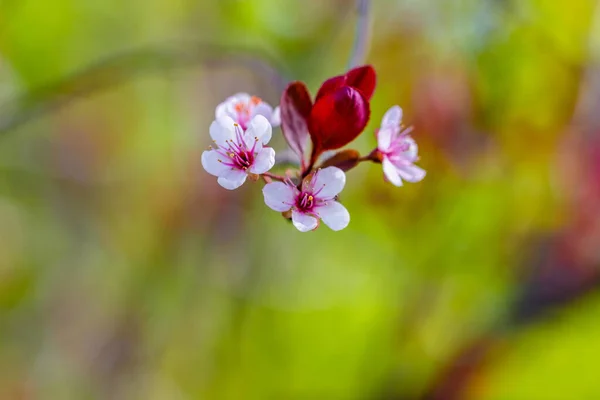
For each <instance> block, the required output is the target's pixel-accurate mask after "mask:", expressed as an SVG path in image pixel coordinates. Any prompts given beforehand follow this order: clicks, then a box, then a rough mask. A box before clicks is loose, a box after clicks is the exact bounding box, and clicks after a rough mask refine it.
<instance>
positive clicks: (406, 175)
mask: <svg viewBox="0 0 600 400" xmlns="http://www.w3.org/2000/svg"><path fill="white" fill-rule="evenodd" d="M397 170H398V173H399V174H400V176H401V177H402V179H404V180H405V181H407V182H419V181H421V180H423V178H425V174H426V172H425V170H424V169H423V168H420V167H417V166H416V165H412V164H410V165H405V166H401V167H398V168H397Z"/></svg>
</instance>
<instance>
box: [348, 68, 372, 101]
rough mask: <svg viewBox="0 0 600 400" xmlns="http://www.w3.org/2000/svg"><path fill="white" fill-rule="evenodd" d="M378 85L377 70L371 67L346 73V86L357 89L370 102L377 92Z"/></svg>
mask: <svg viewBox="0 0 600 400" xmlns="http://www.w3.org/2000/svg"><path fill="white" fill-rule="evenodd" d="M376 83H377V74H376V73H375V69H374V68H373V67H372V66H370V65H363V66H362V67H357V68H354V69H351V70H350V71H348V73H346V85H348V86H352V87H355V88H357V89H358V90H360V91H361V92H362V94H363V95H364V96H365V97H366V98H367V100H370V99H371V97H373V92H374V91H375V85H376Z"/></svg>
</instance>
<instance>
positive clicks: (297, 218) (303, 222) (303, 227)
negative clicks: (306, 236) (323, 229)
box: [292, 210, 319, 232]
mask: <svg viewBox="0 0 600 400" xmlns="http://www.w3.org/2000/svg"><path fill="white" fill-rule="evenodd" d="M292 223H293V224H294V226H295V227H296V229H298V230H299V231H300V232H308V231H312V230H313V229H316V227H317V226H319V221H318V220H317V219H316V218H315V217H312V216H310V215H308V214H303V213H301V212H299V211H297V210H292Z"/></svg>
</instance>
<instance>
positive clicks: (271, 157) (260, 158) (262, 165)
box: [250, 147, 275, 174]
mask: <svg viewBox="0 0 600 400" xmlns="http://www.w3.org/2000/svg"><path fill="white" fill-rule="evenodd" d="M273 165H275V150H273V148H272V147H264V148H263V149H262V150H261V151H260V152H259V153H258V155H257V156H256V158H255V159H254V164H252V166H251V167H250V172H252V173H253V174H264V173H265V172H267V171H268V170H270V169H271V168H273Z"/></svg>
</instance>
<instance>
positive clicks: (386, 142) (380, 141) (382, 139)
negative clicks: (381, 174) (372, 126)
mask: <svg viewBox="0 0 600 400" xmlns="http://www.w3.org/2000/svg"><path fill="white" fill-rule="evenodd" d="M394 136H395V135H394V130H393V129H392V128H390V127H387V128H381V129H380V130H379V132H377V148H378V149H379V150H381V151H383V152H386V151H388V150H389V148H390V145H391V144H392V140H393V139H394Z"/></svg>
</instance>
